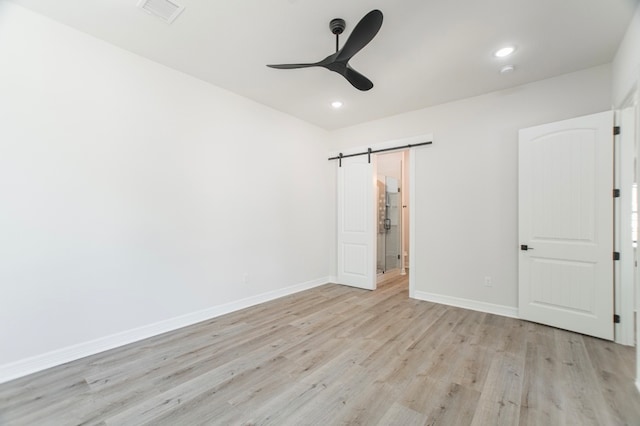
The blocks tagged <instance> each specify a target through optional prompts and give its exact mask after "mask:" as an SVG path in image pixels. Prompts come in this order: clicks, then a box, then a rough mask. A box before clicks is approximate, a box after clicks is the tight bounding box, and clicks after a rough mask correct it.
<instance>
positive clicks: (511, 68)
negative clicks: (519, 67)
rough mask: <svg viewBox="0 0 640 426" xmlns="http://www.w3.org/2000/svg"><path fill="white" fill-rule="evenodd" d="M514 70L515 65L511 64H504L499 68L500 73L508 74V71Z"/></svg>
mask: <svg viewBox="0 0 640 426" xmlns="http://www.w3.org/2000/svg"><path fill="white" fill-rule="evenodd" d="M515 70H516V67H514V66H513V65H505V66H504V67H502V68H500V74H509V73H510V72H514V71H515Z"/></svg>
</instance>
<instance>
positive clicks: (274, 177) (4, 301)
mask: <svg viewBox="0 0 640 426" xmlns="http://www.w3.org/2000/svg"><path fill="white" fill-rule="evenodd" d="M326 138H327V132H325V131H324V130H321V129H319V128H317V127H314V126H311V125H309V124H306V123H304V122H301V121H299V120H297V119H294V118H292V117H290V116H287V115H284V114H282V113H279V112H277V111H275V110H272V109H269V108H267V107H264V106H262V105H259V104H256V103H254V102H252V101H249V100H246V99H244V98H241V97H239V96H236V95H234V94H231V93H229V92H226V91H224V90H221V89H219V88H216V87H213V86H211V85H209V84H206V83H204V82H201V81H199V80H196V79H194V78H191V77H189V76H187V75H184V74H181V73H179V72H176V71H173V70H171V69H168V68H166V67H163V66H161V65H158V64H155V63H153V62H151V61H148V60H145V59H142V58H140V57H138V56H135V55H133V54H130V53H127V52H125V51H122V50H120V49H118V48H115V47H113V46H111V45H108V44H106V43H103V42H101V41H98V40H96V39H94V38H92V37H90V36H87V35H84V34H82V33H80V32H77V31H75V30H72V29H70V28H68V27H65V26H63V25H60V24H58V23H55V22H53V21H51V20H49V19H46V18H44V17H41V16H39V15H36V14H34V13H32V12H30V11H28V10H26V9H23V8H22V7H19V6H16V5H14V4H12V3H8V2H5V1H0V288H1V289H2V294H1V296H0V348H2V349H1V350H0V370H2V366H3V365H4V366H7V365H9V366H10V365H14V364H15V363H18V364H19V363H20V362H22V361H24V360H25V359H28V358H30V357H35V358H38V357H43V356H44V357H45V358H46V354H47V353H50V351H56V350H64V348H67V347H70V346H72V345H83V344H86V343H87V342H91V341H93V340H94V339H98V340H100V339H102V338H104V337H105V336H110V335H113V334H115V333H122V332H125V333H126V332H127V331H128V330H132V329H136V328H137V327H143V328H144V327H145V326H148V325H149V324H154V323H158V322H162V321H166V320H169V319H172V318H175V317H179V316H182V315H187V316H188V315H189V314H191V313H194V312H198V311H201V310H206V309H210V308H211V307H215V306H220V305H223V304H227V303H233V302H237V301H239V300H243V299H246V298H252V297H256V296H260V295H263V296H264V295H265V294H266V295H270V294H271V295H272V294H275V293H278V292H281V291H282V290H283V289H285V290H286V289H287V288H290V287H292V286H297V285H315V284H318V283H321V282H324V281H326V280H327V276H328V275H329V274H330V272H331V271H330V262H331V261H332V260H330V259H328V253H329V252H330V250H332V248H331V247H330V243H331V241H332V238H331V237H330V236H329V233H328V232H327V230H328V229H330V227H331V223H332V222H331V221H333V217H332V216H331V215H332V212H330V211H328V210H327V208H326V206H327V205H329V204H331V203H332V202H333V200H332V198H331V196H332V190H333V187H332V182H333V181H332V179H333V178H332V176H331V175H330V173H329V172H330V171H332V169H331V168H330V167H329V166H328V164H327V163H328V162H327V159H326V153H327V148H326ZM245 274H246V275H245ZM244 281H246V282H244ZM274 292H275V293H274ZM129 337H130V336H129ZM115 340H117V339H115ZM80 352H82V351H80ZM63 358H64V357H63ZM36 364H37V363H36ZM5 372H6V371H5ZM7 374H9V373H7ZM0 376H2V374H0ZM0 381H2V377H0Z"/></svg>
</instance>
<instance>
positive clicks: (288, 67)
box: [267, 63, 319, 70]
mask: <svg viewBox="0 0 640 426" xmlns="http://www.w3.org/2000/svg"><path fill="white" fill-rule="evenodd" d="M267 66H268V67H269V68H277V69H279V70H292V69H295V68H309V67H317V66H319V64H318V63H315V64H278V65H267Z"/></svg>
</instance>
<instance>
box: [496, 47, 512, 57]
mask: <svg viewBox="0 0 640 426" xmlns="http://www.w3.org/2000/svg"><path fill="white" fill-rule="evenodd" d="M515 50H516V48H515V47H513V46H507V47H503V48H502V49H500V50H497V51H496V53H494V55H495V56H496V57H498V58H504V57H505V56H509V55H511V54H512V53H513V52H515Z"/></svg>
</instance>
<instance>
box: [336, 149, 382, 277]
mask: <svg viewBox="0 0 640 426" xmlns="http://www.w3.org/2000/svg"><path fill="white" fill-rule="evenodd" d="M375 161H376V159H375V156H371V163H369V161H368V156H367V155H361V156H358V157H350V158H345V159H343V160H342V166H341V167H339V168H338V277H337V278H338V283H340V284H345V285H350V286H353V287H359V288H364V289H368V290H373V289H375V288H376V270H375V268H376V265H375V259H376V257H375V256H376V242H375V235H376V234H375V229H374V226H375V214H376V210H375V208H376V198H375V195H376V194H375V188H376V187H375V185H374V176H375V175H376V174H375Z"/></svg>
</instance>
